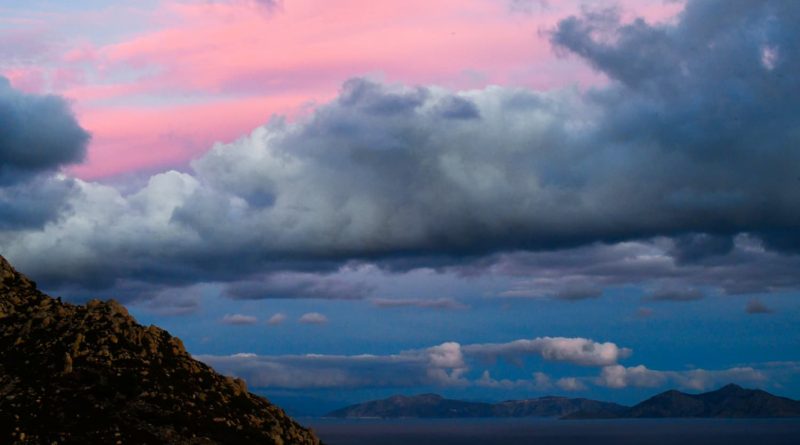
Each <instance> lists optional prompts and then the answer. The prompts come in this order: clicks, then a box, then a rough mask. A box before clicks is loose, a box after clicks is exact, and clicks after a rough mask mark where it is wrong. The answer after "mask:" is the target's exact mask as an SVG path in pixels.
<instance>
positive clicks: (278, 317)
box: [267, 312, 287, 326]
mask: <svg viewBox="0 0 800 445" xmlns="http://www.w3.org/2000/svg"><path fill="white" fill-rule="evenodd" d="M286 319H287V317H286V314H284V313H282V312H278V313H277V314H273V315H272V316H271V317H269V319H268V320H267V324H268V325H272V326H277V325H279V324H282V323H283V322H284V321H286Z"/></svg>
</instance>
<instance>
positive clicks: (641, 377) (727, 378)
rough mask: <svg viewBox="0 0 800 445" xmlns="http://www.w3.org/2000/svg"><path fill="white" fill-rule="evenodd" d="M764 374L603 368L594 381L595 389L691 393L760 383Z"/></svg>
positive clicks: (734, 370)
mask: <svg viewBox="0 0 800 445" xmlns="http://www.w3.org/2000/svg"><path fill="white" fill-rule="evenodd" d="M766 380H767V376H766V374H765V373H764V372H763V371H761V370H757V369H755V368H752V367H749V366H748V367H734V368H729V369H722V370H705V369H692V370H686V371H657V370H652V369H648V368H647V367H646V366H644V365H638V366H632V367H625V366H622V365H613V366H606V367H604V368H603V369H602V371H601V373H600V376H599V377H598V378H597V379H596V380H595V383H596V384H597V385H599V386H605V387H608V388H617V389H620V388H628V387H635V388H656V387H662V386H665V385H667V384H670V385H677V386H678V387H680V388H685V389H691V390H698V391H702V390H707V389H710V388H713V387H714V386H717V385H720V384H724V383H730V382H739V383H762V382H764V381H766Z"/></svg>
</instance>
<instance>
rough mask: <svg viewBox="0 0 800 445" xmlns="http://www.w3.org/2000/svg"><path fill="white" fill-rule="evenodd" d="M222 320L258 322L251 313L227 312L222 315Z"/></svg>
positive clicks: (235, 322) (232, 322)
mask: <svg viewBox="0 0 800 445" xmlns="http://www.w3.org/2000/svg"><path fill="white" fill-rule="evenodd" d="M222 322H223V323H225V324H233V325H246V324H255V323H258V318H256V317H254V316H252V315H244V314H227V315H225V316H224V317H222Z"/></svg>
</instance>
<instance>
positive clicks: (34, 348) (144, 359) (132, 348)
mask: <svg viewBox="0 0 800 445" xmlns="http://www.w3.org/2000/svg"><path fill="white" fill-rule="evenodd" d="M0 443H4V444H5V443H43V444H52V443H59V444H60V443H74V444H87V443H102V444H165V443H167V444H292V445H294V444H297V445H305V444H319V440H318V439H317V438H316V437H315V436H314V434H313V433H312V432H311V431H309V430H308V429H306V428H303V427H302V426H300V425H298V424H297V423H295V422H294V421H293V420H292V419H291V418H289V417H288V416H287V415H286V414H285V413H284V412H283V411H282V410H281V409H280V408H278V407H276V406H274V405H272V404H270V403H269V402H268V401H267V400H266V399H264V398H262V397H258V396H255V395H253V394H251V393H249V392H248V391H247V388H246V386H245V384H244V382H243V381H242V380H238V379H234V378H230V377H224V376H221V375H219V374H217V373H215V372H214V371H213V370H212V369H211V368H209V367H208V366H206V365H204V364H203V363H200V362H198V361H196V360H194V359H192V358H191V356H190V355H189V354H188V353H187V352H186V350H185V349H184V347H183V344H182V343H181V341H180V340H179V339H178V338H176V337H173V336H171V335H170V334H169V333H168V332H166V331H164V330H162V329H159V328H157V327H155V326H148V327H145V326H142V325H140V324H138V323H137V322H136V320H134V319H133V317H131V316H130V315H129V314H128V312H127V311H126V310H125V308H124V307H123V306H121V305H120V304H118V303H116V302H115V301H113V300H111V301H107V302H103V301H98V300H93V301H90V302H89V303H87V304H86V305H85V306H81V305H72V304H68V303H64V302H62V301H60V299H53V298H51V297H48V296H47V295H44V294H43V293H41V292H39V291H38V290H37V289H36V285H35V284H34V283H33V282H32V281H30V280H29V279H27V278H26V277H25V276H23V275H21V274H19V273H17V272H16V271H15V270H14V269H13V268H12V267H11V266H10V265H9V264H8V262H6V260H5V259H4V258H2V257H0Z"/></svg>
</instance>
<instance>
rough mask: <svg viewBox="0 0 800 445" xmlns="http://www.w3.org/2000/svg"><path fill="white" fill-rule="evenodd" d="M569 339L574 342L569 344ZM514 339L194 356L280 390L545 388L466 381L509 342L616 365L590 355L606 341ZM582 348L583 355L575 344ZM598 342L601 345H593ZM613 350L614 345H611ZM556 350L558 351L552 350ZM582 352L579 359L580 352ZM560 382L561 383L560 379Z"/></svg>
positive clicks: (512, 352) (542, 384) (519, 351)
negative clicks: (382, 350)
mask: <svg viewBox="0 0 800 445" xmlns="http://www.w3.org/2000/svg"><path fill="white" fill-rule="evenodd" d="M570 340H575V341H573V342H571V341H570ZM520 341H523V340H518V341H515V342H510V343H507V344H477V345H461V344H459V343H457V342H445V343H442V344H439V345H435V346H431V347H429V348H424V349H412V350H407V351H402V352H400V353H398V354H390V355H371V354H362V355H322V354H307V355H283V356H259V355H255V354H235V355H232V356H213V355H201V356H198V357H197V358H198V359H199V360H202V361H204V362H206V363H208V364H209V365H211V366H213V367H215V368H216V369H217V370H219V371H220V372H223V373H227V374H233V375H236V376H239V377H242V378H244V379H245V380H247V382H248V384H249V385H251V386H255V387H279V388H337V387H413V386H426V385H427V386H430V385H433V386H465V385H473V384H474V385H479V386H485V387H497V388H500V387H518V388H523V387H524V388H529V389H537V388H539V389H542V390H543V389H547V388H550V387H552V383H551V381H550V380H549V377H547V376H546V375H545V374H541V375H536V374H534V378H533V379H531V380H519V381H510V380H501V381H496V380H494V379H492V378H491V375H490V374H489V372H488V371H486V372H484V373H483V374H482V378H481V379H476V380H470V379H469V378H468V373H469V371H470V369H472V367H473V366H474V364H475V363H476V361H482V360H485V359H486V357H487V355H496V354H498V353H499V352H497V348H502V347H503V346H504V345H508V348H509V349H504V350H503V351H502V353H503V354H504V355H505V356H506V357H510V356H516V357H523V356H538V357H540V358H543V359H545V360H551V361H558V362H563V363H571V364H578V365H590V366H600V365H601V364H602V363H614V361H612V360H611V358H612V357H613V355H612V354H611V353H609V352H603V353H601V354H600V355H605V356H606V358H604V359H597V358H590V357H596V356H597V355H598V353H597V351H595V350H594V348H595V347H600V348H605V349H611V347H610V346H609V345H613V344H609V343H603V344H600V343H595V342H593V341H591V340H586V339H563V338H550V337H542V338H540V339H533V340H531V341H542V342H544V343H548V346H547V347H541V348H530V347H528V348H520V347H519V344H520V343H519V342H520ZM580 345H582V346H584V347H585V348H586V349H587V350H586V351H585V352H583V353H581V352H580V351H577V350H576V349H575V348H576V347H580ZM595 345H599V346H595ZM614 348H616V346H614ZM618 350H619V349H618ZM556 351H561V352H560V353H559V352H556ZM582 354H583V355H585V357H584V358H581V357H580V356H581V355H582ZM559 382H560V383H559ZM555 385H556V386H559V387H563V388H562V389H565V388H574V389H576V390H577V389H578V388H579V387H580V385H579V384H578V383H577V382H571V381H570V380H569V379H566V380H563V381H556V383H555Z"/></svg>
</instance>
